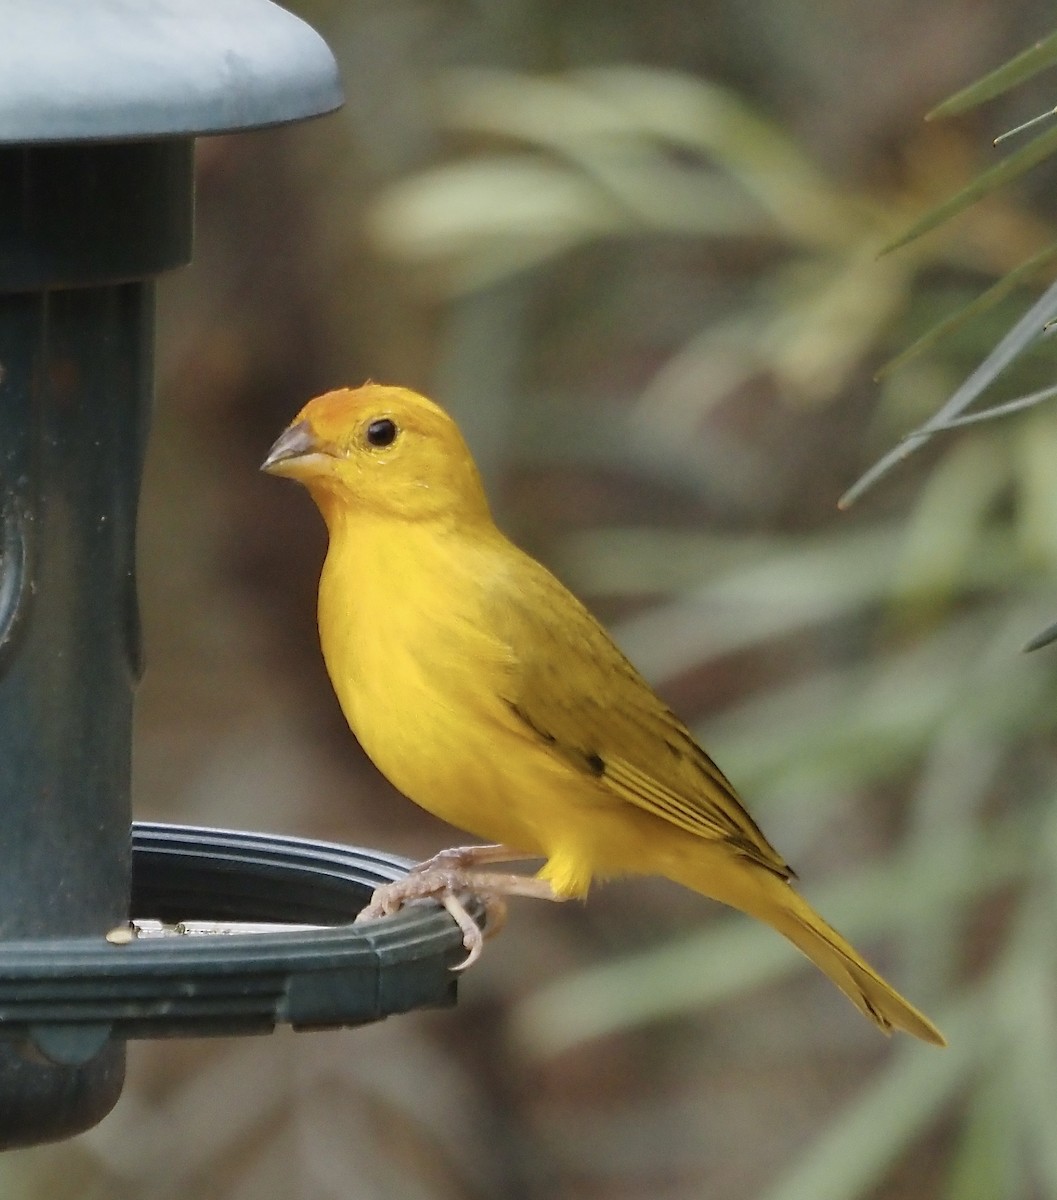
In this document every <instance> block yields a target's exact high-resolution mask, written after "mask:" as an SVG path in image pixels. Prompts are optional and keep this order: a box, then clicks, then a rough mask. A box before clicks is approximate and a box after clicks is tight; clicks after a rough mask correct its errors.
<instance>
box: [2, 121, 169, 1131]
mask: <svg viewBox="0 0 1057 1200" xmlns="http://www.w3.org/2000/svg"><path fill="white" fill-rule="evenodd" d="M0 179H2V181H3V183H2V187H0V229H2V230H3V234H2V237H0V371H2V373H3V378H2V379H0V512H2V519H0V538H2V542H0V804H2V810H3V823H2V830H3V832H2V834H0V848H2V859H3V865H2V869H0V939H4V940H7V939H11V938H41V937H45V936H47V935H55V934H62V935H63V936H75V935H78V934H87V933H90V932H95V933H98V932H99V930H100V929H104V928H106V927H107V925H108V924H113V923H114V922H116V921H118V920H120V919H121V918H122V916H123V915H124V913H125V911H126V905H127V897H128V876H129V844H128V843H129V836H128V829H129V816H130V804H129V763H130V752H131V727H132V688H133V685H134V683H135V680H136V676H137V674H138V672H139V656H140V651H139V632H138V622H137V613H136V595H135V562H134V547H135V522H136V501H137V497H138V491H139V478H140V468H141V462H142V456H143V447H144V443H145V436H146V422H147V416H148V411H149V406H150V401H151V389H152V379H153V369H152V368H153V364H152V347H153V334H152V331H153V287H154V285H153V283H152V282H150V281H149V279H146V278H144V277H147V276H151V275H153V274H155V273H156V272H157V271H158V270H160V269H162V268H164V267H170V266H176V265H178V264H179V263H181V262H185V261H186V260H187V259H188V258H189V257H190V251H191V240H190V232H191V220H190V215H191V194H192V193H191V189H192V172H191V156H190V143H186V142H184V143H182V142H175V141H174V142H170V143H166V144H164V145H159V144H154V145H142V144H132V145H124V146H102V147H96V148H94V150H93V151H92V152H88V151H87V150H86V149H85V148H84V147H78V146H68V147H30V148H27V149H24V150H21V151H15V150H10V149H4V150H2V151H0ZM124 194H131V195H132V196H133V199H132V200H131V201H130V202H128V203H126V204H124V205H120V204H119V198H120V196H122V195H124ZM49 278H51V279H53V280H54V281H55V283H56V286H55V287H54V288H49V289H47V290H45V289H44V284H45V283H46V281H47V280H48V279H49ZM30 288H32V289H33V290H28V289H30ZM123 1061H124V1050H123V1047H122V1046H121V1045H120V1043H111V1044H109V1045H106V1046H105V1047H103V1048H102V1049H101V1052H100V1053H99V1055H98V1056H97V1057H96V1058H95V1059H94V1060H93V1061H92V1062H90V1063H88V1064H87V1065H85V1066H82V1067H79V1068H76V1069H74V1068H69V1067H61V1066H57V1065H55V1064H49V1063H40V1062H27V1061H26V1059H25V1058H24V1057H23V1056H22V1055H20V1054H19V1052H18V1051H17V1050H16V1049H14V1048H12V1047H11V1046H9V1045H5V1046H0V1146H14V1145H21V1144H25V1143H27V1142H31V1141H38V1140H42V1135H43V1137H47V1138H53V1137H62V1136H65V1135H67V1134H69V1133H72V1132H76V1131H78V1130H79V1129H83V1128H85V1127H87V1126H89V1125H91V1124H94V1123H95V1122H96V1121H97V1120H99V1119H100V1117H102V1116H103V1115H104V1114H105V1113H106V1112H108V1111H109V1110H110V1108H111V1107H112V1106H113V1104H114V1102H115V1101H116V1099H117V1096H118V1094H119V1091H120V1087H121V1080H122V1075H123Z"/></svg>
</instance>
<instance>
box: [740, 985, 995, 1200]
mask: <svg viewBox="0 0 1057 1200" xmlns="http://www.w3.org/2000/svg"><path fill="white" fill-rule="evenodd" d="M987 1016H988V1004H987V996H986V992H985V991H978V992H976V993H974V994H972V995H970V996H969V997H968V998H966V999H964V1000H962V1001H961V1002H960V1003H959V1004H958V1006H957V1008H956V1009H955V1010H953V1011H949V1012H948V1013H946V1014H944V1016H943V1020H942V1022H941V1023H942V1025H943V1027H944V1029H945V1031H946V1033H947V1037H948V1040H949V1045H948V1046H947V1048H946V1049H945V1050H942V1051H937V1050H935V1049H933V1048H931V1047H926V1046H919V1045H904V1046H901V1047H900V1048H899V1050H898V1052H896V1053H894V1054H893V1057H892V1061H891V1063H890V1064H889V1065H888V1066H886V1067H884V1068H883V1069H882V1070H881V1071H880V1072H879V1073H878V1075H877V1076H875V1078H874V1079H873V1080H871V1082H870V1083H869V1084H868V1085H867V1086H865V1087H864V1088H863V1089H862V1091H861V1092H860V1094H859V1095H858V1096H857V1097H855V1098H854V1099H852V1100H851V1101H850V1102H846V1103H845V1104H844V1106H843V1108H842V1110H841V1111H840V1112H839V1113H838V1114H837V1116H836V1117H835V1118H834V1120H833V1121H832V1123H831V1124H830V1125H829V1126H828V1127H827V1128H826V1129H825V1130H824V1131H823V1133H822V1135H821V1136H820V1137H819V1138H818V1140H817V1141H816V1142H815V1143H814V1144H813V1145H812V1146H810V1147H809V1148H808V1150H807V1151H806V1153H805V1154H804V1155H803V1156H802V1157H801V1159H800V1161H799V1162H797V1163H795V1164H794V1165H793V1166H792V1167H791V1168H789V1169H788V1170H786V1171H785V1172H784V1173H783V1175H782V1177H781V1178H780V1179H779V1180H778V1181H777V1183H776V1184H775V1185H774V1187H772V1188H769V1189H767V1191H765V1192H764V1194H763V1198H762V1200H806V1198H807V1197H810V1198H811V1200H854V1198H855V1197H858V1196H861V1195H862V1194H863V1193H864V1192H866V1191H868V1190H869V1189H871V1188H873V1187H875V1186H876V1185H877V1184H878V1183H879V1182H880V1181H881V1179H882V1178H883V1176H884V1172H885V1171H886V1170H887V1169H888V1167H889V1166H890V1165H891V1164H892V1163H893V1162H894V1161H895V1159H896V1157H897V1156H898V1155H899V1154H901V1153H904V1152H905V1151H906V1150H908V1149H909V1148H910V1146H911V1145H913V1144H914V1143H915V1142H916V1141H917V1140H918V1139H920V1138H921V1136H922V1135H923V1133H924V1132H925V1131H926V1130H927V1129H928V1127H929V1124H930V1123H932V1122H935V1121H936V1119H937V1118H938V1116H939V1115H940V1113H941V1112H942V1110H943V1109H944V1107H945V1106H947V1105H948V1104H950V1103H951V1102H952V1101H953V1100H954V1099H955V1098H956V1097H958V1096H959V1094H960V1091H961V1089H962V1088H964V1086H965V1081H966V1078H967V1076H968V1075H969V1074H970V1072H971V1071H972V1070H973V1068H974V1067H975V1066H976V1064H977V1062H978V1061H979V1059H980V1058H981V1057H982V1056H983V1055H984V1054H985V1053H986V1051H987V1049H988V1042H989V1039H988V1037H987Z"/></svg>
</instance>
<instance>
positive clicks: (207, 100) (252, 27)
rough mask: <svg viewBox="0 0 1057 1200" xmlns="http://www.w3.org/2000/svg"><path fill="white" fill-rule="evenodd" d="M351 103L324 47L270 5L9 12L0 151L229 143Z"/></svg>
mask: <svg viewBox="0 0 1057 1200" xmlns="http://www.w3.org/2000/svg"><path fill="white" fill-rule="evenodd" d="M341 102H342V95H341V85H340V82H339V79H338V71H337V66H336V64H335V62H334V58H333V56H332V55H331V53H330V50H329V49H328V48H327V45H326V43H325V42H324V41H323V40H322V38H320V37H319V35H318V34H317V33H316V32H315V31H314V30H312V29H311V28H309V26H307V25H306V24H305V23H304V22H303V21H301V20H299V19H298V18H297V17H295V16H293V15H292V14H291V13H288V12H286V10H285V9H282V8H279V7H278V5H275V4H272V3H270V2H269V0H3V3H2V4H0V143H15V142H19V143H31V142H55V141H73V140H115V139H122V140H123V139H127V138H148V137H166V136H171V135H185V136H186V135H188V134H202V133H221V132H224V131H230V130H236V129H251V128H255V127H258V126H262V125H275V124H280V123H282V122H284V121H295V120H299V119H302V118H304V117H311V116H316V115H318V114H321V113H325V112H330V111H332V110H333V109H335V108H337V107H338V106H339V105H340V104H341Z"/></svg>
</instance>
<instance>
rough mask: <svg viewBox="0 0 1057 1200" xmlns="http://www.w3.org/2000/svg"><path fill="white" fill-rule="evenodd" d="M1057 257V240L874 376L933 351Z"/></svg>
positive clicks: (1006, 275)
mask: <svg viewBox="0 0 1057 1200" xmlns="http://www.w3.org/2000/svg"><path fill="white" fill-rule="evenodd" d="M1055 258H1057V242H1054V243H1053V244H1052V245H1049V246H1047V247H1046V249H1045V250H1042V251H1040V252H1039V253H1038V254H1036V255H1034V256H1033V257H1032V258H1029V259H1028V261H1027V262H1025V263H1021V265H1020V266H1019V267H1017V268H1015V269H1014V270H1012V271H1009V272H1008V273H1007V274H1005V275H1003V276H1002V278H1001V279H1000V280H999V281H998V282H997V283H995V284H993V285H992V286H991V287H989V288H988V289H987V291H985V292H981V294H980V295H979V296H977V297H976V299H975V300H971V301H970V302H969V303H968V304H966V305H965V306H964V308H960V309H959V310H958V311H957V312H955V313H952V314H951V315H950V316H948V317H944V319H943V320H942V321H940V322H938V323H937V324H936V325H933V327H932V328H931V329H930V330H929V331H928V333H925V334H922V336H921V337H919V338H918V339H917V341H916V342H913V343H911V345H909V346H908V347H907V348H906V349H905V350H903V351H902V352H901V353H899V354H897V355H896V356H895V358H890V359H889V360H888V362H886V363H885V364H884V366H883V367H881V368H880V370H879V371H878V372H877V373H876V375H875V376H874V378H875V379H878V380H880V379H883V378H884V377H885V376H886V375H888V374H890V373H891V372H892V371H895V370H896V369H897V368H898V367H901V366H902V365H903V364H904V363H905V362H908V361H909V360H910V359H912V358H915V357H916V356H917V355H919V354H921V353H923V352H924V351H925V350H930V349H931V348H932V347H933V346H935V345H936V343H937V342H938V341H940V339H941V338H944V337H946V336H947V335H948V334H950V333H954V332H955V331H956V330H958V329H961V328H962V327H963V326H964V325H966V324H968V322H969V321H971V320H973V319H974V318H975V317H979V316H981V315H982V314H983V313H985V312H989V311H990V310H991V309H992V308H994V307H995V305H997V304H998V303H999V302H1000V301H1002V300H1004V299H1005V298H1006V296H1008V295H1009V294H1010V293H1011V292H1012V291H1014V290H1015V289H1016V288H1017V287H1019V285H1020V284H1021V283H1022V282H1024V280H1026V279H1031V278H1033V277H1034V275H1035V274H1036V273H1037V272H1038V270H1039V269H1040V268H1041V267H1043V266H1045V265H1046V264H1047V263H1050V262H1052V261H1053V260H1054V259H1055Z"/></svg>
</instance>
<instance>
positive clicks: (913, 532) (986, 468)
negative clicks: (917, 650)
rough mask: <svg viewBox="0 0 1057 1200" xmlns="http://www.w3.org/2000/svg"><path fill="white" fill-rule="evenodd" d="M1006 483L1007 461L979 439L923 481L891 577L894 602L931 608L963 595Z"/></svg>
mask: <svg viewBox="0 0 1057 1200" xmlns="http://www.w3.org/2000/svg"><path fill="white" fill-rule="evenodd" d="M1008 480H1009V466H1008V462H1006V461H1005V460H1004V458H1003V456H1001V455H1000V454H996V453H995V448H994V447H993V446H992V445H991V444H990V443H988V442H985V441H984V440H983V439H981V438H976V439H969V440H966V441H962V442H960V443H959V444H958V445H957V446H954V447H953V448H952V449H951V450H950V451H949V452H948V454H947V455H946V456H945V457H944V459H943V460H942V462H941V463H940V464H939V465H938V466H937V467H936V468H934V470H933V471H932V474H931V475H930V476H929V478H928V480H927V481H926V483H925V486H924V488H923V491H922V494H921V498H920V500H919V501H918V504H917V507H916V508H915V510H914V512H913V513H912V515H911V517H910V520H909V522H908V524H907V529H906V540H905V544H904V547H903V551H902V554H901V556H900V561H899V563H898V565H897V567H896V570H895V572H894V578H893V584H894V588H893V590H894V592H895V595H896V597H897V599H899V600H900V601H902V602H903V603H906V602H908V601H913V600H915V599H917V600H919V601H927V602H928V603H929V604H930V605H935V604H937V603H945V602H949V601H951V600H952V599H953V598H954V597H955V596H956V595H958V594H959V593H960V592H961V590H962V588H963V587H964V579H965V576H966V573H967V572H966V566H967V564H968V561H969V559H970V558H971V557H972V555H973V553H974V551H975V550H976V548H977V545H978V543H979V540H980V537H981V534H982V532H983V529H984V526H985V523H986V521H987V518H988V516H989V515H990V513H991V510H992V508H993V506H994V504H995V502H996V500H997V499H998V497H999V496H1000V495H1001V493H1002V490H1003V488H1004V487H1005V486H1006V484H1007V482H1008Z"/></svg>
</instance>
